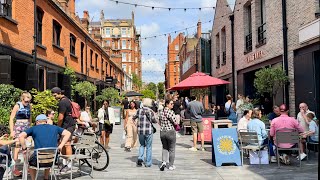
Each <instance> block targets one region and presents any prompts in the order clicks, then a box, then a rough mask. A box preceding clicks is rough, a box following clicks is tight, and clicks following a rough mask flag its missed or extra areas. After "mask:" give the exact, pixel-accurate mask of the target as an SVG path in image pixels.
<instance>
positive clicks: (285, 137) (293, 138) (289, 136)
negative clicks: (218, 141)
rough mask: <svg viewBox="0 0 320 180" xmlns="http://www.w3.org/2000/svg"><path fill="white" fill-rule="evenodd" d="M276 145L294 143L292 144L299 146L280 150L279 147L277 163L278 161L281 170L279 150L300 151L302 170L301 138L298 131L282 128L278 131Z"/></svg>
mask: <svg viewBox="0 0 320 180" xmlns="http://www.w3.org/2000/svg"><path fill="white" fill-rule="evenodd" d="M275 138H276V144H277V145H278V144H281V143H292V144H298V145H297V146H293V147H291V148H280V147H278V146H277V161H278V167H279V168H280V160H279V156H280V154H279V150H298V152H299V155H298V157H299V163H300V168H301V158H300V154H301V151H300V138H299V132H298V130H296V129H288V128H282V129H277V130H276V137H275Z"/></svg>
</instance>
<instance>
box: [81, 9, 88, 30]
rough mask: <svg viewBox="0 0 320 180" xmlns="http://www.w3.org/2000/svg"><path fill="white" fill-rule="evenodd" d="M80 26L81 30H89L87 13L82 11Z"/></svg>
mask: <svg viewBox="0 0 320 180" xmlns="http://www.w3.org/2000/svg"><path fill="white" fill-rule="evenodd" d="M81 24H82V26H83V28H85V29H86V30H89V12H88V11H83V18H81Z"/></svg>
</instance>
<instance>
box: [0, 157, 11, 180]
mask: <svg viewBox="0 0 320 180" xmlns="http://www.w3.org/2000/svg"><path fill="white" fill-rule="evenodd" d="M0 157H4V158H5V161H6V163H5V164H0V167H2V168H3V169H5V173H4V175H6V177H7V178H6V179H7V180H8V179H9V165H8V162H9V158H8V155H7V154H3V153H1V152H0Z"/></svg>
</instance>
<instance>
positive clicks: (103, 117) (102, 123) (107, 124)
mask: <svg viewBox="0 0 320 180" xmlns="http://www.w3.org/2000/svg"><path fill="white" fill-rule="evenodd" d="M108 108H109V100H104V101H103V105H102V107H101V108H100V109H99V110H98V119H99V131H100V133H101V137H100V143H101V144H102V145H104V147H105V148H106V149H110V147H109V142H110V134H112V131H113V124H114V122H113V121H112V120H111V119H110V118H109V112H108Z"/></svg>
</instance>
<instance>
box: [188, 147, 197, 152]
mask: <svg viewBox="0 0 320 180" xmlns="http://www.w3.org/2000/svg"><path fill="white" fill-rule="evenodd" d="M189 150H190V151H198V149H197V148H195V147H192V148H189Z"/></svg>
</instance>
